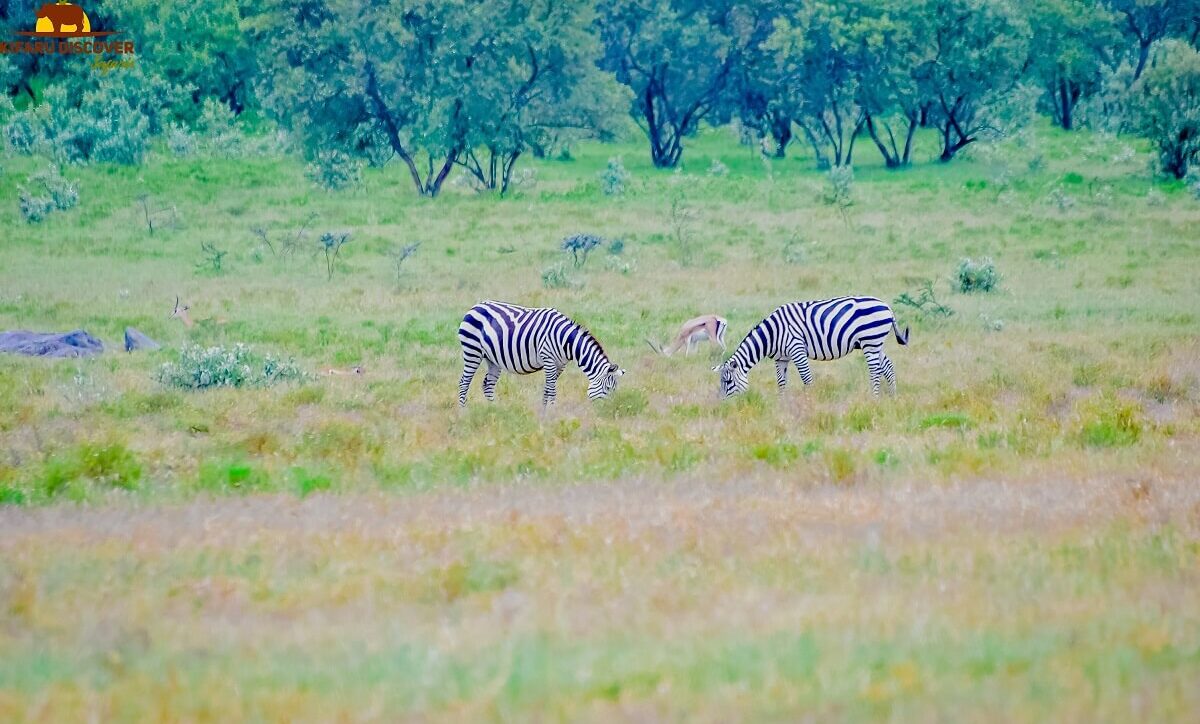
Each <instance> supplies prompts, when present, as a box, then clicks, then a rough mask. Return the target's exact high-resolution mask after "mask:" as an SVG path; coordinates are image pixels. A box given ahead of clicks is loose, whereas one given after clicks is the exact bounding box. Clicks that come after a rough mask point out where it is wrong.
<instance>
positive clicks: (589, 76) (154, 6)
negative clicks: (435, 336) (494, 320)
mask: <svg viewBox="0 0 1200 724" xmlns="http://www.w3.org/2000/svg"><path fill="white" fill-rule="evenodd" d="M41 1H42V0H36V1H35V0H7V1H5V2H0V34H2V35H4V36H5V37H11V36H12V35H13V33H14V32H15V31H18V30H28V29H29V28H30V27H31V26H32V23H33V18H34V15H35V12H36V8H37V7H38V6H39V5H40V4H41ZM86 5H87V7H86V8H85V9H86V10H87V12H88V13H89V15H90V16H91V18H92V23H93V27H96V28H117V29H119V30H120V32H121V33H122V35H123V36H125V37H128V38H131V39H132V40H134V41H135V43H136V48H137V59H136V62H135V63H134V64H132V67H119V68H114V69H108V70H107V71H106V70H104V69H103V68H100V67H97V63H96V62H94V61H93V60H92V59H89V58H86V57H84V58H81V57H78V56H56V55H28V54H9V55H3V56H0V85H3V87H4V88H5V89H6V90H7V100H3V99H0V124H2V126H3V128H4V136H5V143H6V145H7V147H8V149H9V150H10V151H12V152H17V153H47V154H50V155H53V156H54V157H55V158H56V160H58V161H59V162H60V163H86V162H89V161H100V162H116V163H124V164H137V163H140V162H141V161H142V159H143V158H144V156H145V154H146V153H147V152H148V150H149V149H150V148H151V147H153V145H154V143H155V141H156V139H162V140H163V141H164V142H165V146H166V147H167V148H169V149H171V150H173V151H175V152H180V153H183V152H187V151H188V150H189V149H191V148H194V147H195V146H196V145H198V144H206V143H207V144H214V145H222V144H226V143H228V142H229V141H230V138H232V137H233V136H234V135H238V136H249V137H255V138H258V139H259V141H260V142H261V143H260V145H269V143H268V141H271V142H277V143H278V144H279V146H281V147H286V148H287V149H288V150H289V151H293V152H296V153H302V154H304V155H305V157H307V158H308V159H309V160H310V161H311V162H312V163H314V164H315V165H316V166H317V167H319V168H321V169H323V170H324V175H325V176H326V177H328V178H330V179H331V183H333V184H334V185H336V182H337V179H338V178H344V177H352V176H353V175H354V174H355V173H356V172H357V169H358V168H361V165H362V164H367V163H369V164H372V165H380V164H385V163H401V164H404V166H405V167H406V168H407V170H408V172H409V174H410V175H411V178H412V182H413V185H414V187H415V189H416V190H417V191H418V192H419V193H421V194H424V195H427V196H436V195H437V194H438V193H439V191H440V190H441V189H442V188H443V185H444V184H445V182H446V181H447V179H448V178H450V177H451V176H452V175H453V174H468V175H469V176H470V177H471V179H472V182H473V183H475V184H477V185H478V186H479V187H481V188H484V189H492V190H496V191H498V192H500V193H503V192H505V191H506V190H507V189H508V188H509V185H510V182H511V181H512V179H513V178H514V173H515V172H516V170H517V169H518V166H519V163H520V159H521V158H522V157H523V156H525V155H526V154H533V155H537V156H545V155H569V154H570V148H571V144H572V142H573V141H576V140H578V139H581V138H599V139H609V138H614V137H617V136H621V135H625V134H629V133H633V132H635V130H634V127H635V126H636V128H637V129H640V131H641V133H642V134H643V135H644V137H645V142H646V147H647V150H648V152H649V154H650V158H651V159H652V161H653V163H654V165H655V166H658V167H665V168H670V167H675V166H677V165H679V164H680V163H681V161H682V160H683V159H684V158H685V157H686V148H687V145H688V138H689V137H690V136H692V135H693V134H695V132H696V131H697V129H698V128H700V127H701V126H702V125H703V124H709V125H720V124H736V127H737V129H738V130H739V131H740V133H741V136H742V138H743V140H744V142H745V143H747V144H760V145H761V147H762V149H763V153H768V154H774V155H775V156H780V157H782V156H784V155H785V154H787V153H788V151H789V148H790V147H791V146H792V145H793V144H803V145H804V146H806V147H807V148H808V150H809V151H810V154H811V156H812V157H813V158H815V161H816V163H817V164H818V166H820V167H822V168H829V167H837V166H850V165H853V163H854V162H855V160H856V159H857V158H861V157H862V155H863V154H875V153H877V154H879V155H880V156H881V157H882V159H883V161H884V163H885V164H886V165H887V166H888V167H891V168H897V169H900V168H903V167H906V166H908V165H910V164H911V163H912V162H913V148H914V144H913V139H914V135H915V134H916V132H917V131H918V129H921V128H927V129H933V130H935V131H936V133H937V135H938V137H939V138H940V147H941V150H940V154H939V156H938V158H940V160H941V161H943V162H950V161H952V160H953V159H954V158H955V156H956V155H958V154H959V153H960V152H961V151H962V150H963V149H964V148H967V147H969V146H970V145H971V144H972V143H974V142H976V141H977V140H979V139H981V138H986V137H988V136H994V135H998V134H1005V133H1008V132H1010V131H1012V130H1013V129H1015V128H1017V127H1019V126H1021V125H1022V124H1025V123H1027V122H1028V121H1029V119H1030V118H1031V117H1032V116H1033V115H1034V114H1035V113H1041V114H1044V115H1046V116H1048V117H1050V118H1052V119H1053V122H1054V123H1055V124H1057V125H1059V126H1061V127H1062V128H1064V129H1068V130H1069V129H1074V128H1078V127H1080V126H1085V125H1086V126H1091V127H1094V128H1102V129H1105V130H1108V131H1115V132H1126V133H1135V134H1140V135H1142V136H1145V137H1146V138H1148V139H1149V140H1150V142H1151V144H1152V146H1153V148H1154V149H1155V152H1156V155H1157V158H1158V170H1159V171H1160V172H1162V173H1163V174H1165V175H1168V176H1171V177H1175V178H1186V177H1188V174H1189V170H1190V169H1191V168H1192V166H1193V165H1195V164H1196V161H1197V155H1198V153H1200V51H1198V48H1200V0H846V1H842V2H822V1H820V0H775V1H771V0H765V1H763V0H760V1H756V2H733V1H732V0H592V1H585V0H566V1H562V0H526V1H521V2H518V1H512V2H477V1H475V0H424V1H421V0H390V1H379V2H364V1H362V0H298V1H294V2H293V1H290V0H289V1H288V2H282V1H281V0H197V1H196V2H191V3H161V2H157V1H156V0H97V2H94V3H87V4H86Z"/></svg>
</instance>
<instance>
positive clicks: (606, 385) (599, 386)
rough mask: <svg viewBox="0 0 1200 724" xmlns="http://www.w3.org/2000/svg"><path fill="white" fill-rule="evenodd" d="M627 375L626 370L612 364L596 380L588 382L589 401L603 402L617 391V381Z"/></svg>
mask: <svg viewBox="0 0 1200 724" xmlns="http://www.w3.org/2000/svg"><path fill="white" fill-rule="evenodd" d="M624 374H625V370H623V369H621V368H620V367H617V366H616V365H614V364H610V365H609V366H608V367H607V368H606V369H604V370H603V371H602V372H601V373H600V374H598V375H596V376H595V378H593V379H591V380H589V381H588V390H587V396H588V399H589V400H603V399H604V398H605V397H608V396H609V395H611V394H612V391H613V390H615V389H617V380H619V379H620V378H621V377H622V376H623V375H624Z"/></svg>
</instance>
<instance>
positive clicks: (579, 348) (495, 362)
mask: <svg viewBox="0 0 1200 724" xmlns="http://www.w3.org/2000/svg"><path fill="white" fill-rule="evenodd" d="M458 341H459V342H460V343H461V344H462V352H463V373H462V379H461V380H460V381H459V383H458V404H460V405H465V404H467V390H468V389H469V388H470V387H471V380H472V379H473V378H474V377H475V372H476V371H477V370H478V369H479V365H480V364H481V363H483V361H484V360H486V361H487V364H488V369H487V374H486V375H485V376H484V378H483V394H484V397H486V398H487V399H489V400H494V399H496V380H498V379H500V373H501V372H512V373H514V374H518V375H527V374H531V373H533V372H537V371H538V370H545V372H546V388H545V392H544V394H543V396H542V402H543V403H544V404H546V405H550V404H553V402H554V397H555V395H556V393H557V384H558V376H559V374H561V373H562V371H563V370H564V369H566V368H567V366H568V365H569V364H570V363H571V362H575V363H576V364H578V365H579V368H580V369H581V370H583V374H584V375H585V376H586V377H587V379H588V391H587V394H588V398H589V399H592V400H595V399H599V398H603V397H607V396H608V395H609V393H611V392H612V391H613V390H614V389H615V388H616V386H617V378H618V377H620V376H621V375H623V374H625V370H623V369H618V368H617V366H616V365H615V364H613V363H612V362H611V361H609V359H608V355H606V354H605V353H604V349H603V348H602V347H601V346H600V343H599V342H597V341H596V338H595V337H593V336H592V333H591V332H589V331H588V330H586V329H584V328H583V327H581V326H579V325H578V324H576V323H575V322H574V321H572V320H571V318H570V317H568V316H566V315H565V314H563V313H562V312H559V311H558V310H557V309H551V308H545V307H544V308H529V307H520V306H517V305H516V304H508V303H505V302H494V301H486V302H480V303H479V304H476V305H475V306H474V307H471V309H470V310H469V311H468V312H467V314H466V316H464V317H463V321H462V324H460V325H459V326H458Z"/></svg>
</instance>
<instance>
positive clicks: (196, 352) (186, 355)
mask: <svg viewBox="0 0 1200 724" xmlns="http://www.w3.org/2000/svg"><path fill="white" fill-rule="evenodd" d="M157 377H158V381H159V382H161V383H163V384H164V385H168V386H170V387H178V388H180V389H184V390H204V389H209V388H214V387H267V386H270V385H273V384H276V383H279V382H288V381H292V380H304V379H306V378H307V374H306V373H305V372H304V371H302V370H301V369H300V368H299V366H297V365H296V363H295V362H293V361H292V360H290V359H288V360H280V359H276V358H275V357H272V356H270V355H266V356H260V355H257V354H255V353H254V352H253V351H252V350H251V349H250V348H249V347H247V346H246V345H243V344H238V345H236V346H234V347H233V348H231V349H227V348H225V347H208V348H204V347H200V346H199V345H190V344H185V345H184V346H183V348H182V349H181V350H180V352H179V361H178V362H168V363H166V364H164V365H163V366H162V367H160V368H159V369H158V375H157Z"/></svg>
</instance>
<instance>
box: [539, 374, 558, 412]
mask: <svg viewBox="0 0 1200 724" xmlns="http://www.w3.org/2000/svg"><path fill="white" fill-rule="evenodd" d="M560 372H562V370H560V369H559V368H558V367H556V366H553V365H551V366H547V367H546V390H545V392H544V393H543V394H542V407H543V408H545V407H549V406H550V405H553V404H554V398H555V397H556V396H557V395H558V375H559V373H560Z"/></svg>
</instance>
